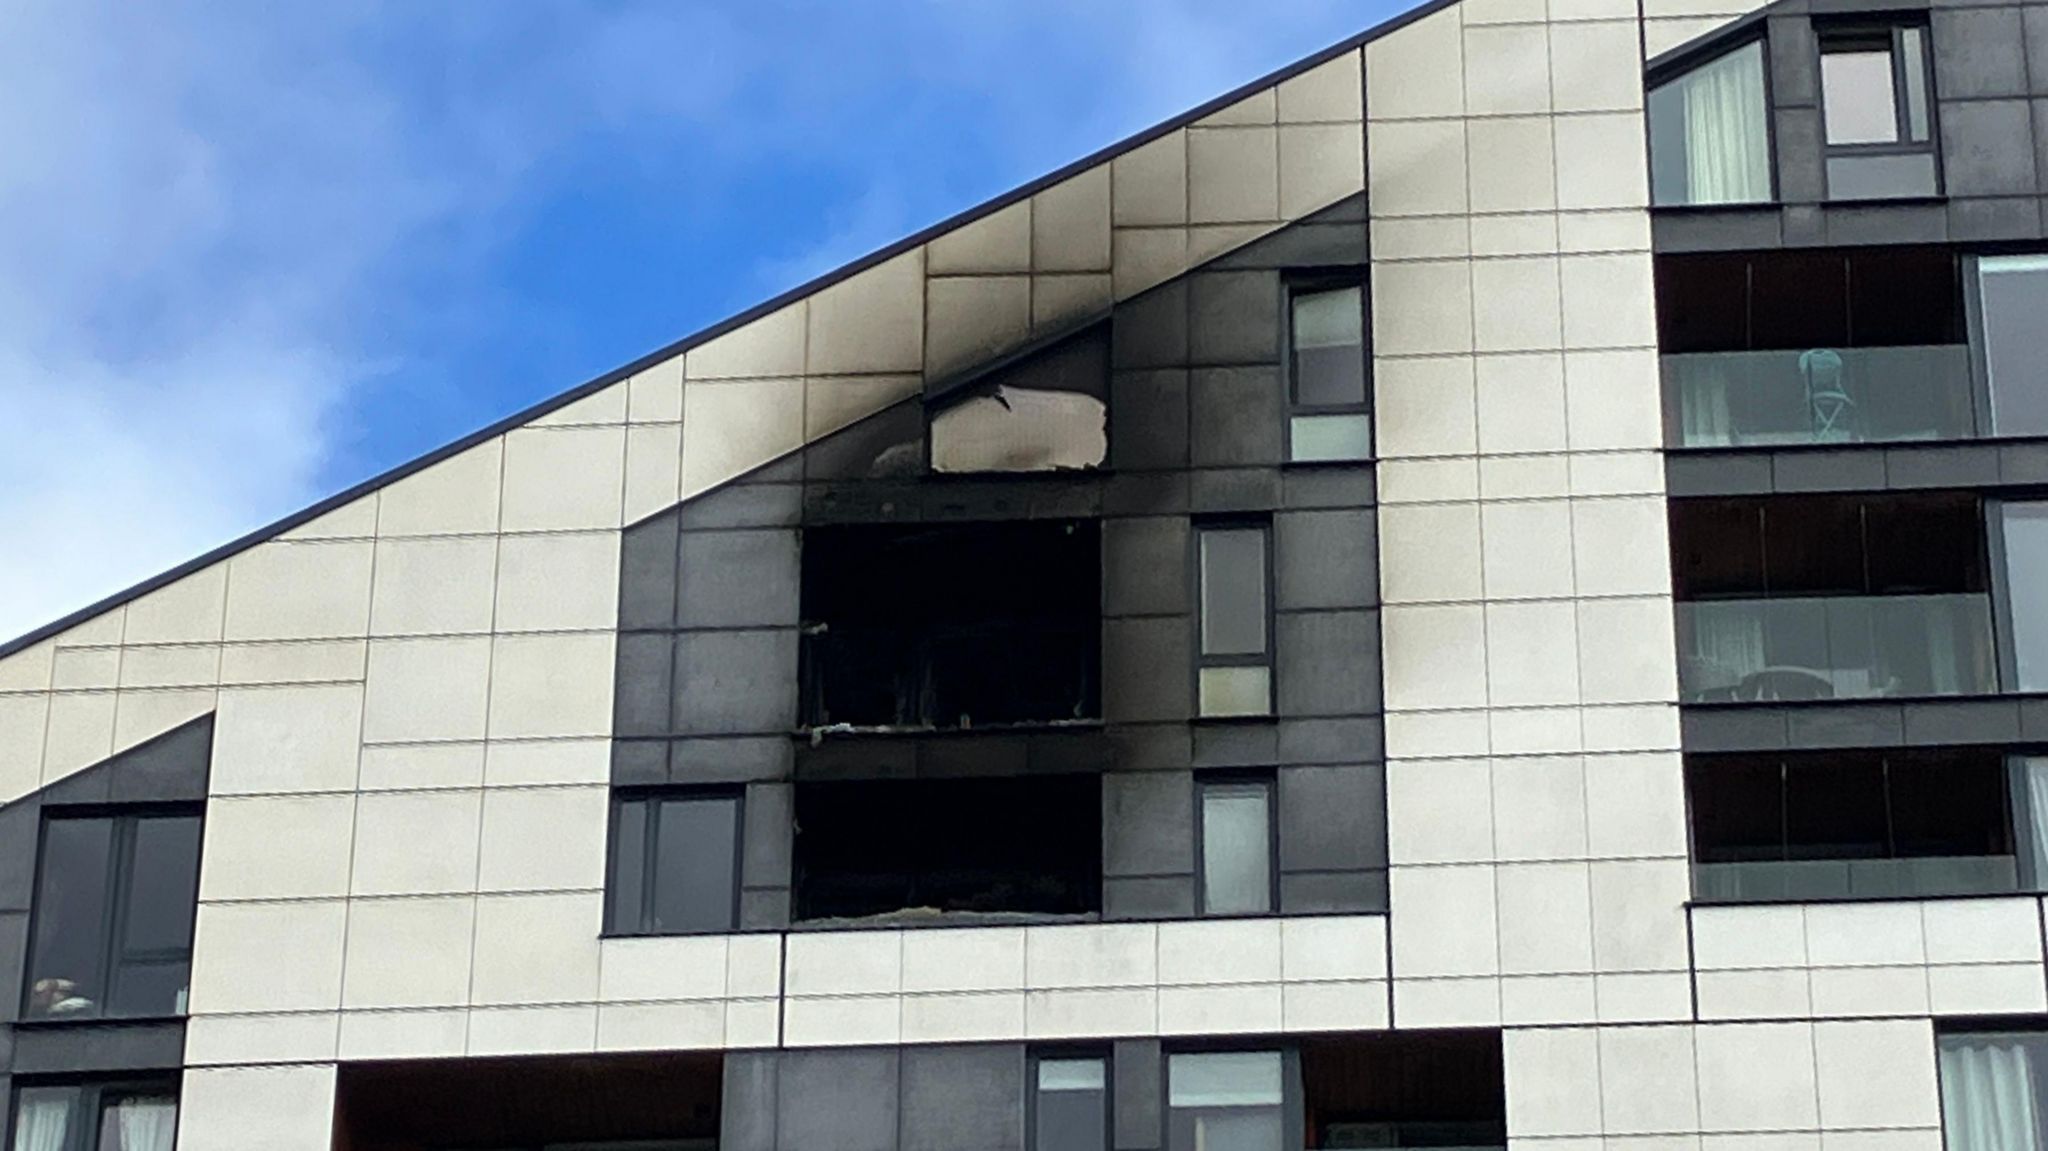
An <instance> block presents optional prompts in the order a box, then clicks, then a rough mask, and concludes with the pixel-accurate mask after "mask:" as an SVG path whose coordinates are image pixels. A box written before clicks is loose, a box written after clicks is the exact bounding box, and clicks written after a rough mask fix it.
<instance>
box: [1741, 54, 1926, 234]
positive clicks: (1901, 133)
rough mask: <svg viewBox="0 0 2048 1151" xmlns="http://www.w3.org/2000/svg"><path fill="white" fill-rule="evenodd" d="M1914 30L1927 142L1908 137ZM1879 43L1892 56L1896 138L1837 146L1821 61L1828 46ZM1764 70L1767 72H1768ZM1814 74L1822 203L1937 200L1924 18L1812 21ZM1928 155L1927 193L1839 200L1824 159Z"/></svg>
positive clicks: (1893, 121) (1893, 120)
mask: <svg viewBox="0 0 2048 1151" xmlns="http://www.w3.org/2000/svg"><path fill="white" fill-rule="evenodd" d="M1908 30H1917V31H1918V32H1919V33H1920V59H1919V60H1918V61H1917V63H1918V70H1919V72H1920V81H1921V84H1922V85H1923V88H1922V90H1923V91H1924V92H1925V93H1926V94H1927V138H1926V139H1925V140H1915V139H1913V138H1912V127H1911V123H1910V121H1911V112H1910V111H1909V107H1908V100H1907V98H1906V92H1907V76H1908V74H1909V70H1910V69H1912V68H1913V67H1914V64H1915V61H1912V60H1910V59H1908V58H1907V57H1908V55H1909V53H1908V51H1907V48H1906V38H1905V33H1906V32H1907V31H1908ZM1879 39H1883V40H1884V41H1885V42H1886V44H1887V45H1888V47H1889V50H1890V52H1891V64H1892V70H1891V76H1892V124H1893V130H1894V132H1895V133H1896V135H1897V137H1898V138H1897V139H1896V140H1892V141H1889V142H1882V143H1868V144H1836V143H1831V142H1830V141H1829V140H1828V125H1827V98H1828V94H1827V80H1826V75H1825V73H1824V71H1823V68H1824V64H1823V62H1822V58H1823V57H1825V56H1827V55H1828V54H1829V44H1830V42H1832V43H1834V44H1836V45H1841V44H1844V43H1845V42H1847V43H1858V44H1861V45H1863V47H1862V48H1861V50H1865V51H1875V50H1877V49H1876V47H1875V45H1876V42H1877V41H1878V40H1879ZM1766 70H1767V71H1768V69H1766ZM1813 76H1814V92H1815V96H1816V104H1817V107H1818V109H1819V111H1820V147H1821V184H1822V188H1823V190H1824V194H1825V196H1826V199H1827V200H1828V201H1829V202H1831V203H1849V204H1856V203H1883V202H1886V201H1895V200H1926V199H1937V198H1939V197H1941V196H1942V195H1943V194H1944V190H1945V185H1944V183H1943V180H1942V170H1941V169H1942V164H1941V115H1940V112H1939V106H1940V100H1939V99H1938V97H1937V95H1936V93H1935V88H1934V35H1933V28H1932V26H1931V25H1930V24H1929V22H1928V21H1927V18H1926V16H1925V15H1924V14H1923V15H1921V16H1920V17H1919V18H1918V19H1900V20H1867V19H1864V20H1855V21H1848V22H1842V23H1836V22H1833V21H1826V20H1816V21H1815V22H1814V27H1813ZM1921 155H1926V156H1931V157H1933V160H1934V186H1933V188H1931V189H1930V190H1928V191H1926V192H1919V193H1908V194H1904V195H1896V196H1859V197H1851V198H1842V199H1839V200H1838V199H1837V198H1836V196H1835V194H1834V188H1833V187H1832V183H1833V181H1832V180H1831V179H1830V177H1829V175H1828V163H1827V162H1828V161H1829V160H1835V159H1845V158H1846V159H1854V158H1856V157H1859V156H1873V157H1875V156H1921Z"/></svg>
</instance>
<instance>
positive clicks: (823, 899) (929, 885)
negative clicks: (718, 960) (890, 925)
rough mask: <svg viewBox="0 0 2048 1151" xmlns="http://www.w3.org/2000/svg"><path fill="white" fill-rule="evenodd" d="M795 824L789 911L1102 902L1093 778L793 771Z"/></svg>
mask: <svg viewBox="0 0 2048 1151" xmlns="http://www.w3.org/2000/svg"><path fill="white" fill-rule="evenodd" d="M988 746H989V744H988V743H987V742H986V741H984V742H982V743H981V744H979V747H980V748H983V749H986V748H987V747H988ZM982 754H983V758H982V760H981V762H982V763H984V764H985V763H986V762H987V756H988V753H987V752H986V751H985V750H984V751H983V753H982ZM796 828H797V834H796V848H795V851H796V855H795V859H794V861H793V862H794V869H795V884H796V891H795V900H796V916H797V918H798V919H803V920H819V919H858V918H862V917H866V916H886V915H892V914H899V913H908V914H911V915H913V916H917V917H920V918H923V919H927V920H928V919H930V918H931V916H932V915H933V914H934V913H949V914H962V913H965V914H971V913H977V912H990V913H1015V912H1022V913H1027V914H1034V915H1083V914H1087V913H1090V912H1099V911H1100V910H1102V780H1101V777H1100V776H1098V775H1092V774H1082V773H1073V774H1044V775H1041V774H1023V775H1015V776H1006V777H994V778H977V779H872V778H870V779H853V780H847V779H839V780H802V779H800V780H798V781H797V784H796Z"/></svg>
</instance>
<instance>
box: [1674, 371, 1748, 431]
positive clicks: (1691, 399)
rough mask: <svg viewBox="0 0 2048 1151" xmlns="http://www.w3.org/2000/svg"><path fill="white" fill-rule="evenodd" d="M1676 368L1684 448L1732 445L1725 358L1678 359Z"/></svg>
mask: <svg viewBox="0 0 2048 1151" xmlns="http://www.w3.org/2000/svg"><path fill="white" fill-rule="evenodd" d="M1676 359H1678V360H1679V361H1680V366H1679V367H1678V371H1679V373H1680V375H1679V385H1678V404H1679V417H1678V420H1679V425H1678V426H1679V428H1680V430H1681V432H1682V433H1683V436H1684V439H1685V446H1686V447H1689V448H1698V447H1728V446H1730V445H1732V444H1734V443H1735V427H1734V421H1733V419H1732V418H1731V417H1730V415H1729V412H1728V372H1729V368H1730V364H1729V362H1728V358H1727V357H1726V356H1681V357H1676Z"/></svg>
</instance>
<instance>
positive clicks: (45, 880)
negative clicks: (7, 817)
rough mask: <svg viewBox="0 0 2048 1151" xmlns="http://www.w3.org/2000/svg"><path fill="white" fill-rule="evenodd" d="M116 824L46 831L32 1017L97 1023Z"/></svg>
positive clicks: (71, 822)
mask: <svg viewBox="0 0 2048 1151" xmlns="http://www.w3.org/2000/svg"><path fill="white" fill-rule="evenodd" d="M113 843H114V824H113V821H112V820H109V819H52V820H50V821H48V822H47V823H45V824H44V825H43V856H42V885H41V887H40V888H38V890H37V892H36V903H35V918H36V940H35V949H34V956H35V958H34V960H33V962H32V964H31V966H30V968H29V990H28V1003H27V1009H28V1016H29V1018H31V1019H35V1018H39V1017H42V1016H52V1015H55V1016H80V1017H83V1016H93V1015H98V1014H99V1013H100V1010H101V1001H102V999H103V988H102V987H101V986H100V980H101V978H102V977H103V974H104V973H103V972H102V971H101V970H100V968H101V965H102V964H103V963H104V962H105V956H106V943H107V934H106V932H107V924H106V920H107V914H108V911H109V908H108V904H107V886H108V885H107V871H108V867H109V861H110V860H111V858H112V855H113Z"/></svg>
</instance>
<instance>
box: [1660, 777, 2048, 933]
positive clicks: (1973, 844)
mask: <svg viewBox="0 0 2048 1151" xmlns="http://www.w3.org/2000/svg"><path fill="white" fill-rule="evenodd" d="M2014 770H2015V768H2014V767H2013V766H2011V765H2010V764H2009V763H2008V760H2007V759H2006V757H2005V755H2004V753H2003V752H2002V751H2000V750H1999V749H1997V748H1979V747H1972V748H1941V749H1928V750H1914V751H1903V750H1901V751H1891V752H1862V751H1828V752H1808V753H1795V754H1791V755H1747V754H1743V755H1697V756H1689V757H1687V759H1686V765H1685V777H1686V789H1687V792H1688V793H1689V798H1690V811H1691V813H1692V846H1693V864H1694V869H1693V870H1694V888H1695V891H1696V894H1697V895H1698V897H1699V898H1700V899H1703V900H1731V899H1850V898H1860V897H1868V898H1880V897H1888V896H1910V895H1973V894H1988V893H1997V892H2009V891H2014V890H2018V889H2019V888H2020V886H2021V873H2022V870H2023V868H2022V866H2021V861H2020V858H2019V856H2020V852H2019V849H2018V847H2017V845H2016V843H2015V837H2014V834H2013V829H2014V809H2015V805H2014V802H2013V795H2014V792H2013V788H2014V785H2015V780H2016V779H2017V778H2018V777H2016V776H2015V775H2014Z"/></svg>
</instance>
